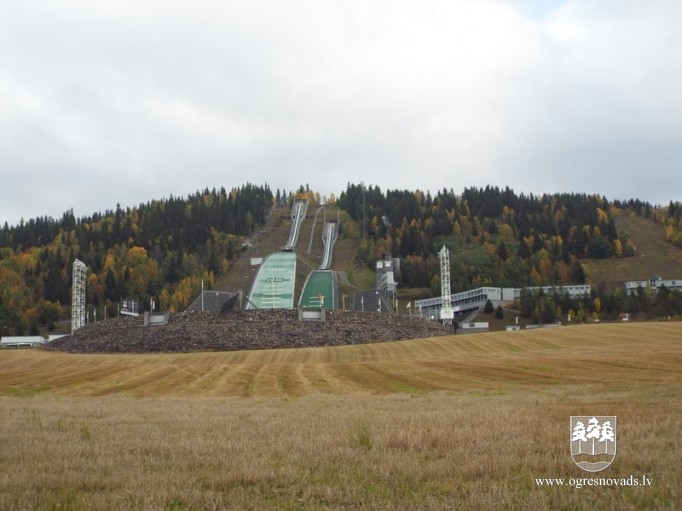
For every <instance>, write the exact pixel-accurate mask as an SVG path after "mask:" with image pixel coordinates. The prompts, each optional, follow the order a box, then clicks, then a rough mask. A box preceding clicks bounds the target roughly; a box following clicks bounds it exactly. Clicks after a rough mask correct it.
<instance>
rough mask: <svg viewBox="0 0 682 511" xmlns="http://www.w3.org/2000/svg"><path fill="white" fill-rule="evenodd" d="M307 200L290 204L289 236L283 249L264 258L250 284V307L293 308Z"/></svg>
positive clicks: (248, 305)
mask: <svg viewBox="0 0 682 511" xmlns="http://www.w3.org/2000/svg"><path fill="white" fill-rule="evenodd" d="M307 209H308V201H306V200H296V201H295V202H294V205H293V207H292V208H291V220H292V224H291V231H290V232H289V240H288V241H287V244H286V245H285V246H284V247H283V248H282V251H281V252H275V253H274V254H270V255H269V256H267V257H266V258H265V260H264V261H263V263H262V264H261V265H260V267H259V268H258V273H257V274H256V277H255V279H254V281H253V284H252V285H251V293H249V299H248V301H247V304H246V308H247V309H293V308H294V292H295V289H296V253H295V252H294V248H295V247H296V243H297V241H298V235H299V233H300V231H301V224H302V223H303V220H304V219H305V216H306V212H307Z"/></svg>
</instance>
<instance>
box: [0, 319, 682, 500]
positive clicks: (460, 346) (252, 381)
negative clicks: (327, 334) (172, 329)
mask: <svg viewBox="0 0 682 511" xmlns="http://www.w3.org/2000/svg"><path fill="white" fill-rule="evenodd" d="M679 327H680V324H679V323H657V324H637V323H635V324H630V325H595V326H585V327H570V328H563V329H558V330H557V329H555V330H545V331H544V332H543V331H528V332H514V333H497V334H493V333H491V334H477V335H469V336H453V337H450V338H444V339H425V340H415V341H407V342H399V343H386V344H375V345H367V346H355V347H348V348H329V349H325V348H319V349H304V350H278V351H275V350H273V351H261V352H238V353H210V354H189V355H175V354H173V355H130V356H125V355H73V354H63V353H49V352H40V351H28V350H27V351H3V352H0V394H2V397H0V407H1V409H2V414H1V415H0V417H1V419H0V467H2V468H1V469H0V470H1V472H0V473H1V474H2V477H1V478H0V509H52V510H56V509H75V510H79V509H88V510H90V509H168V510H181V509H349V508H351V509H427V510H431V509H433V510H435V509H572V510H574V509H577V510H581V509H590V510H593V509H679V508H680V506H681V504H682V500H681V497H680V494H679V488H681V487H682V472H680V470H679V466H680V463H681V462H682V455H681V451H680V448H679V438H680V434H681V433H682V426H681V425H680V420H679V419H680V412H681V411H682V405H681V404H680V403H681V400H680V394H681V391H682V370H681V369H680V367H682V366H681V363H682V346H681V343H680V338H681V336H680V334H679ZM245 396H252V397H245ZM586 414H595V415H617V416H618V425H619V431H618V455H617V458H616V462H615V463H614V465H612V467H610V468H609V469H607V470H606V471H605V472H603V473H601V475H602V476H603V477H629V476H630V475H631V474H633V475H635V476H641V475H642V474H646V475H647V476H648V477H651V478H652V480H653V483H652V486H650V487H630V488H618V487H584V488H581V489H576V488H572V487H568V486H566V487H538V486H536V484H535V478H539V477H564V478H566V479H568V478H571V477H573V478H578V477H588V476H589V474H587V473H585V472H582V471H581V470H580V469H579V468H578V467H576V466H575V464H574V463H573V461H572V460H571V458H570V454H569V447H568V433H569V431H568V429H569V428H568V419H569V416H570V415H586Z"/></svg>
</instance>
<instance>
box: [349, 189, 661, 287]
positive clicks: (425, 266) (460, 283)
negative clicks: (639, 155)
mask: <svg viewBox="0 0 682 511" xmlns="http://www.w3.org/2000/svg"><path fill="white" fill-rule="evenodd" d="M364 194H365V197H364V204H365V208H364V215H363V190H362V188H361V187H360V186H353V185H349V186H348V188H347V190H346V191H345V192H343V193H342V194H341V195H340V197H339V206H340V207H342V208H343V209H346V210H347V211H349V212H350V213H351V215H352V216H353V218H354V219H356V220H357V221H358V222H361V223H362V222H363V218H365V222H366V229H365V231H366V233H367V240H366V241H365V242H364V243H363V245H362V247H361V253H360V256H361V257H362V258H364V259H367V261H368V262H369V261H371V260H374V259H376V258H377V256H380V255H381V253H382V252H386V253H391V254H393V255H394V256H395V257H401V258H403V259H405V263H406V264H405V266H404V268H403V284H405V285H408V286H429V285H431V284H432V283H433V282H432V281H431V280H430V279H433V276H434V269H435V268H436V266H437V264H438V261H437V258H436V253H437V252H438V250H439V249H440V246H441V245H442V244H445V245H447V246H448V248H449V249H450V250H451V252H453V253H454V258H451V262H452V264H453V267H452V271H451V274H452V278H453V283H452V284H453V287H456V288H458V289H466V288H468V287H476V286H481V285H496V286H513V287H523V286H536V285H551V284H568V283H575V284H582V283H584V282H585V275H584V272H583V269H582V266H581V264H580V259H582V258H586V257H592V258H609V257H629V256H632V255H634V245H633V243H632V240H631V239H630V236H629V234H628V233H627V232H624V231H620V232H619V231H618V230H617V228H616V224H615V221H614V216H613V212H614V209H617V208H621V209H623V208H625V209H628V210H632V211H635V212H636V213H637V214H640V215H643V216H646V217H649V218H650V217H651V216H652V214H653V208H652V207H651V205H649V204H646V203H641V202H639V201H631V202H629V203H627V204H624V203H611V204H610V203H609V202H608V201H607V199H606V198H604V197H599V196H596V195H589V196H588V195H580V194H557V195H542V196H533V195H532V194H531V195H528V196H526V195H524V194H520V195H516V194H515V193H514V192H513V191H512V190H510V189H509V188H506V189H504V190H500V189H499V188H497V187H486V188H485V189H479V188H466V189H465V190H464V191H463V193H462V194H461V195H459V196H457V195H455V194H454V193H453V191H452V190H449V191H448V190H442V191H440V192H438V193H437V194H436V195H435V196H433V197H432V196H431V195H430V194H428V193H427V194H422V193H419V192H417V193H415V192H409V191H390V190H389V191H387V192H386V193H385V194H384V193H382V192H381V190H380V189H379V188H374V187H370V188H368V189H367V190H365V191H364Z"/></svg>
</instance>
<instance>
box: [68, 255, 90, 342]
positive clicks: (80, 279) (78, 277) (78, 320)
mask: <svg viewBox="0 0 682 511" xmlns="http://www.w3.org/2000/svg"><path fill="white" fill-rule="evenodd" d="M87 269H88V267H87V266H85V263H83V262H82V261H79V260H78V259H76V260H75V261H74V262H73V289H72V291H73V292H72V293H71V295H72V296H71V333H74V332H75V331H76V330H78V329H79V328H80V327H82V326H83V325H85V271H86V270H87Z"/></svg>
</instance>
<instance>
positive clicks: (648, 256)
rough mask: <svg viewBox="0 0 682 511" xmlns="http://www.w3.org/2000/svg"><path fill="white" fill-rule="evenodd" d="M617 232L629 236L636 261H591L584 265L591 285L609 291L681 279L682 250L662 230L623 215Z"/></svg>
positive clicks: (646, 222)
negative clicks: (654, 280)
mask: <svg viewBox="0 0 682 511" xmlns="http://www.w3.org/2000/svg"><path fill="white" fill-rule="evenodd" d="M616 222H617V225H618V229H619V230H620V229H622V230H625V231H627V232H629V233H630V235H631V237H632V241H633V243H634V244H635V246H636V247H637V254H636V255H635V256H634V257H624V258H621V259H618V258H612V259H590V260H586V261H584V264H585V267H586V269H587V274H588V277H589V279H590V281H591V282H592V283H593V285H594V284H599V285H601V286H604V288H605V289H606V290H608V291H613V290H614V289H616V288H620V289H622V285H623V282H624V281H626V280H648V279H650V278H651V277H653V276H654V275H661V276H662V277H663V278H664V279H676V278H680V277H682V273H681V271H680V268H682V250H680V249H679V248H677V247H676V246H674V245H673V244H672V243H670V242H669V241H667V240H666V237H665V230H664V229H663V227H662V226H661V225H660V224H658V223H656V222H654V221H653V220H647V219H646V218H642V217H637V216H629V215H625V214H621V215H620V216H618V217H617V218H616Z"/></svg>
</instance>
